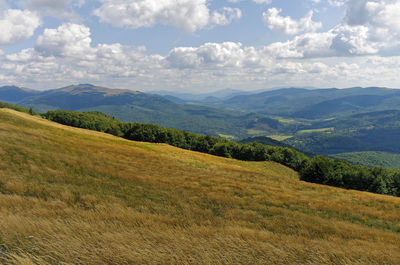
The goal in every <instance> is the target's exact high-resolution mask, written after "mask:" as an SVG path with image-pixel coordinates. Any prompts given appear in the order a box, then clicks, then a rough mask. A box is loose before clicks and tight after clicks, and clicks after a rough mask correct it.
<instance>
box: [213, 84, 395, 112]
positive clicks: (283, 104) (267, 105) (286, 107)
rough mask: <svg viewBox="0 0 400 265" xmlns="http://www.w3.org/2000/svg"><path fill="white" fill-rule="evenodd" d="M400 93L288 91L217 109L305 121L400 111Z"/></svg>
mask: <svg viewBox="0 0 400 265" xmlns="http://www.w3.org/2000/svg"><path fill="white" fill-rule="evenodd" d="M399 103H400V90H397V89H388V88H380V87H367V88H361V87H354V88H348V89H336V88H331V89H313V90H310V89H302V88H286V89H278V90H273V91H266V92H261V93H257V94H250V95H239V96H234V97H232V98H229V99H227V100H225V101H223V102H222V103H221V102H219V103H216V104H209V105H211V106H214V107H219V108H226V109H233V110H241V111H247V112H256V113H260V114H264V115H277V116H282V117H289V118H301V119H325V118H332V117H341V116H348V115H352V114H357V113H365V112H373V111H381V110H392V109H397V110H399V109H400V104H399Z"/></svg>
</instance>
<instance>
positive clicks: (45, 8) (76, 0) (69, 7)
mask: <svg viewBox="0 0 400 265" xmlns="http://www.w3.org/2000/svg"><path fill="white" fill-rule="evenodd" d="M84 3H85V0H20V1H19V2H18V4H19V6H21V7H23V8H27V9H29V10H35V11H36V12H38V13H39V14H41V15H43V16H53V17H56V18H63V19H68V20H74V21H79V20H81V19H80V17H79V16H78V15H77V14H76V13H75V12H74V10H73V9H74V7H78V8H79V7H82V6H83V4H84Z"/></svg>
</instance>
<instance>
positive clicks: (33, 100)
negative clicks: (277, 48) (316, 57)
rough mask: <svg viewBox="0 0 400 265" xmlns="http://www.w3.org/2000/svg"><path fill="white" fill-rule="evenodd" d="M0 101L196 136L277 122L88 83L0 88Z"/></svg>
mask: <svg viewBox="0 0 400 265" xmlns="http://www.w3.org/2000/svg"><path fill="white" fill-rule="evenodd" d="M0 101H6V102H9V103H13V104H17V105H21V106H24V107H28V108H30V107H31V108H33V109H34V110H35V111H37V112H46V111H48V110H55V109H63V110H76V111H91V110H97V111H102V112H104V113H106V114H109V115H112V116H114V117H116V118H118V119H120V120H122V121H137V122H144V123H155V124H159V125H162V126H165V127H170V128H177V129H182V130H187V131H191V132H196V133H202V134H210V135H219V136H224V137H228V138H236V139H239V138H244V137H248V136H251V135H254V132H256V133H257V132H262V133H273V132H276V131H278V129H279V127H280V123H279V121H277V120H275V119H271V118H268V117H266V116H264V115H261V114H256V113H245V112H239V111H230V110H220V109H215V108H213V107H208V106H199V105H193V104H179V103H176V102H172V101H171V100H168V99H166V98H164V97H162V96H160V95H154V94H147V93H142V92H138V91H131V90H121V89H109V88H104V87H98V86H94V85H91V84H80V85H72V86H67V87H63V88H59V89H53V90H47V91H43V92H38V91H34V90H29V89H22V88H19V87H11V86H7V87H0Z"/></svg>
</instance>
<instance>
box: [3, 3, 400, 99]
mask: <svg viewBox="0 0 400 265" xmlns="http://www.w3.org/2000/svg"><path fill="white" fill-rule="evenodd" d="M399 14H400V0H0V33H1V34H0V85H10V84H14V85H18V86H24V87H29V88H35V89H41V90H43V89H50V88H58V87H62V86H66V85H70V84H78V83H93V84H96V85H101V86H106V87H111V88H128V89H134V90H140V91H151V90H173V91H181V92H198V93H201V92H208V91H213V90H218V89H224V88H234V89H241V90H255V89H265V88H271V87H285V86H296V87H311V86H312V87H339V88H342V87H352V86H386V87H392V88H400V78H398V75H399V70H400V15H399Z"/></svg>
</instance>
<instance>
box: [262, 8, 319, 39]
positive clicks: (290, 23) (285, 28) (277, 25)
mask: <svg viewBox="0 0 400 265" xmlns="http://www.w3.org/2000/svg"><path fill="white" fill-rule="evenodd" d="M281 12H282V10H281V9H276V8H270V9H268V10H267V11H266V12H264V13H263V19H264V23H265V25H267V26H268V28H269V29H271V30H275V31H280V32H283V33H285V34H290V35H295V34H298V33H300V32H306V31H316V30H317V29H319V28H321V27H322V23H321V22H314V21H313V20H312V16H313V11H310V12H308V14H307V15H306V16H305V17H303V18H301V19H300V20H294V19H292V18H291V17H282V16H280V13H281Z"/></svg>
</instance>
